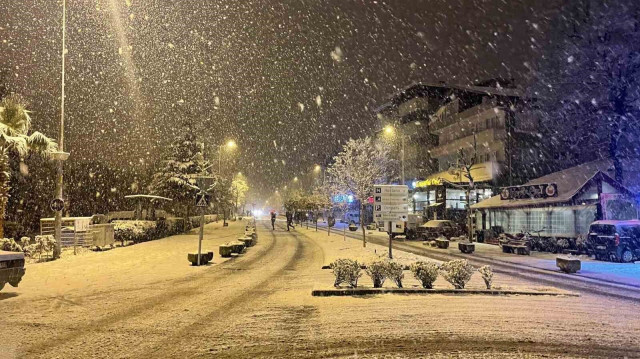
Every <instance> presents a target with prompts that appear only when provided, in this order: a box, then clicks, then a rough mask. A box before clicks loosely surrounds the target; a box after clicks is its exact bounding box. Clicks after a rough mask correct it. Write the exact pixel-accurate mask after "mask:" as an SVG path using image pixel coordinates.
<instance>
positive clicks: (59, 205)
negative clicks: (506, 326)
mask: <svg viewBox="0 0 640 359" xmlns="http://www.w3.org/2000/svg"><path fill="white" fill-rule="evenodd" d="M49 206H50V207H51V210H52V211H55V212H57V211H62V210H63V209H64V201H63V200H62V199H61V198H54V199H52V200H51V203H50V204H49Z"/></svg>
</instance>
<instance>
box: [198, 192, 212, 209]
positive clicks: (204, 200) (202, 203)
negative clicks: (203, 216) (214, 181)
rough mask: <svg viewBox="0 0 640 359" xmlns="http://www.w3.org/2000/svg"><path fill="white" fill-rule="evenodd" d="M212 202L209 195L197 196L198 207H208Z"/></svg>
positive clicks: (201, 194) (199, 194)
mask: <svg viewBox="0 0 640 359" xmlns="http://www.w3.org/2000/svg"><path fill="white" fill-rule="evenodd" d="M209 202H211V195H210V194H207V193H198V194H196V207H208V206H209Z"/></svg>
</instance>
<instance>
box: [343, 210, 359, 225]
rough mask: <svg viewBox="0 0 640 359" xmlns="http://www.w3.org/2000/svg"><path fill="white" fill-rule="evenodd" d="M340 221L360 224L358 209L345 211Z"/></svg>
mask: <svg viewBox="0 0 640 359" xmlns="http://www.w3.org/2000/svg"><path fill="white" fill-rule="evenodd" d="M340 222H342V223H347V224H349V223H351V222H354V223H355V224H360V211H347V212H346V213H345V214H344V217H343V218H342V219H341V220H340Z"/></svg>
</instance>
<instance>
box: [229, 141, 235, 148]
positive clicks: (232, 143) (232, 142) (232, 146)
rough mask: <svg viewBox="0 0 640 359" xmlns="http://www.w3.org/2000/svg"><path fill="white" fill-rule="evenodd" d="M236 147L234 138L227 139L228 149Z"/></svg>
mask: <svg viewBox="0 0 640 359" xmlns="http://www.w3.org/2000/svg"><path fill="white" fill-rule="evenodd" d="M235 147H236V141H234V140H229V142H227V148H228V149H232V148H235Z"/></svg>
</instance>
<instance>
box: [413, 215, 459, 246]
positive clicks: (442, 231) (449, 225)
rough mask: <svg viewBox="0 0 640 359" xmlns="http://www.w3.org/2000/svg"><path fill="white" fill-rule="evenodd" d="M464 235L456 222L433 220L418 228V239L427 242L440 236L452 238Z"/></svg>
mask: <svg viewBox="0 0 640 359" xmlns="http://www.w3.org/2000/svg"><path fill="white" fill-rule="evenodd" d="M463 234H464V233H463V231H462V230H461V229H460V227H459V226H458V225H457V224H456V223H455V222H453V221H448V220H432V221H429V222H427V223H425V224H423V225H421V226H419V227H418V228H417V237H418V238H420V239H422V240H425V241H426V240H431V239H435V238H438V237H440V236H445V237H447V238H451V237H458V236H461V235H463Z"/></svg>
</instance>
